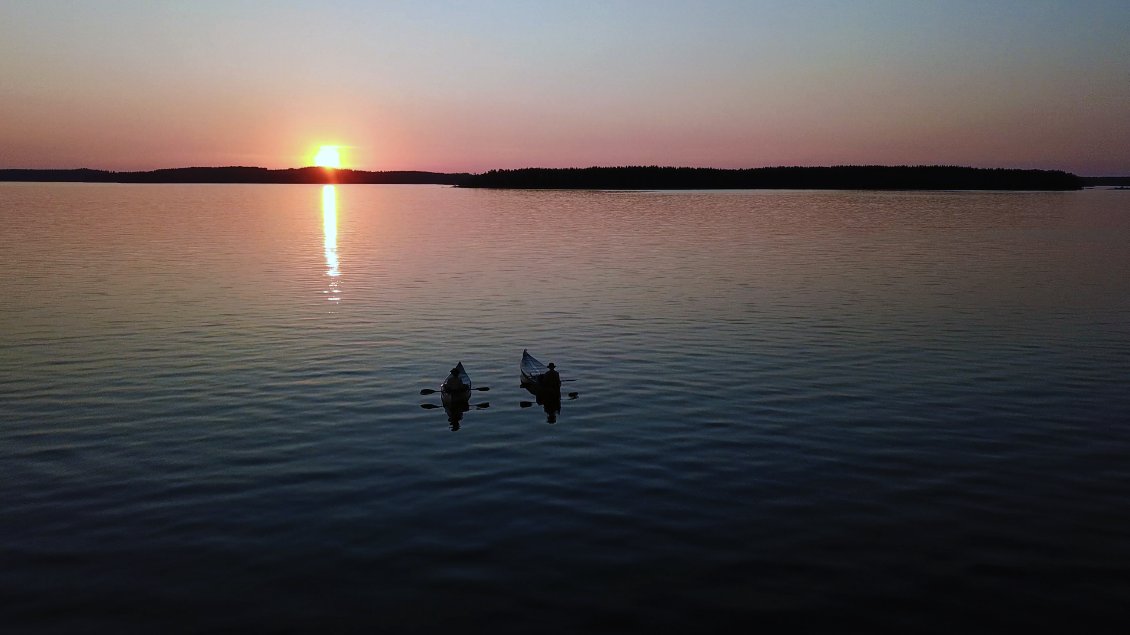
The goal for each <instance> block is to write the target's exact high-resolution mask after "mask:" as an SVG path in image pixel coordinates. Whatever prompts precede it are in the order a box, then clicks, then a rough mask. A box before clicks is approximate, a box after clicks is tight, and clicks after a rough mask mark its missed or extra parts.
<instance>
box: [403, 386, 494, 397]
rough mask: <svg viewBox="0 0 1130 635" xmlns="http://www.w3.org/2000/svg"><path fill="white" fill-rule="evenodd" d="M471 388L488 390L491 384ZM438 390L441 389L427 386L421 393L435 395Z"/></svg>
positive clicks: (481, 390)
mask: <svg viewBox="0 0 1130 635" xmlns="http://www.w3.org/2000/svg"><path fill="white" fill-rule="evenodd" d="M471 390H477V391H479V392H486V391H488V390H490V386H478V387H476V388H472V389H471ZM437 392H440V391H438V390H435V389H433V388H425V389H423V390H421V391H420V394H421V395H434V394H436V393H437Z"/></svg>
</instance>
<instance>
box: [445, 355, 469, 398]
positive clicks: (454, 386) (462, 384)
mask: <svg viewBox="0 0 1130 635" xmlns="http://www.w3.org/2000/svg"><path fill="white" fill-rule="evenodd" d="M455 372H456V375H458V377H459V382H458V383H457V382H455V381H452V377H451V375H448V376H447V377H446V378H445V379H444V380H443V383H442V384H440V385H439V391H440V393H441V396H443V397H446V396H448V395H453V396H464V397H470V394H469V393H470V392H471V377H470V376H468V375H467V371H466V370H465V369H464V368H463V362H459V363H458V364H456V365H455Z"/></svg>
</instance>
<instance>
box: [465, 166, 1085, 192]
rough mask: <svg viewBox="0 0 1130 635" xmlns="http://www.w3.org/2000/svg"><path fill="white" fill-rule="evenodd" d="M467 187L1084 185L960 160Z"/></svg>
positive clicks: (503, 174) (632, 172)
mask: <svg viewBox="0 0 1130 635" xmlns="http://www.w3.org/2000/svg"><path fill="white" fill-rule="evenodd" d="M464 186H465V187H484V188H520V189H624V190H698V189H703V190H706V189H798V190H813V189H821V190H829V189H830V190H1078V189H1081V188H1082V187H1083V181H1082V179H1080V178H1079V177H1077V176H1075V175H1074V174H1069V173H1067V172H1062V171H1059V170H1017V169H1004V168H993V169H986V168H966V167H956V166H936V165H932V166H875V165H858V166H856V165H851V166H835V167H776V168H751V169H744V170H722V169H716V168H676V167H659V166H630V167H591V168H524V169H517V170H491V171H490V172H486V173H484V174H477V175H473V176H471V177H470V178H468V179H467V181H466V183H465V184H464Z"/></svg>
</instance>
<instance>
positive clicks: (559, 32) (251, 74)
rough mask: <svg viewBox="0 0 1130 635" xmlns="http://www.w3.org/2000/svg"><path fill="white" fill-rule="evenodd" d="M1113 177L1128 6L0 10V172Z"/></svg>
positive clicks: (942, 3) (1124, 89)
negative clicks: (310, 169)
mask: <svg viewBox="0 0 1130 635" xmlns="http://www.w3.org/2000/svg"><path fill="white" fill-rule="evenodd" d="M322 144H337V145H340V146H344V148H343V150H342V160H343V163H344V164H345V165H346V167H356V168H361V169H371V170H393V169H417V170H436V171H472V172H477V171H483V170H487V169H490V168H508V167H525V166H535V165H536V166H545V167H561V166H589V165H626V164H648V165H650V164H661V165H688V166H713V167H761V166H772V165H833V164H958V165H971V166H987V167H997V166H999V167H1025V168H1028V167H1032V168H1056V169H1065V170H1069V171H1072V172H1075V173H1077V174H1082V175H1110V174H1130V2H1128V1H1127V0H1106V1H1103V0H1075V1H1070V2H1068V1H1044V0H1017V1H1013V0H988V1H986V0H976V1H964V0H934V1H923V2H913V1H909V0H889V1H865V0H854V1H847V0H845V1H842V2H831V1H825V2H803V1H802V2H796V1H780V2H777V1H756V0H748V1H715V2H651V1H647V2H645V1H643V0H639V1H634V2H629V1H624V2H617V1H609V2H532V1H524V2H523V1H514V2H488V1H482V2H424V1H416V2H384V3H382V2H363V1H357V2H345V1H339V2H329V1H327V2H250V1H247V2H244V1H235V0H223V1H219V2H213V1H205V0H195V1H193V2H156V1H150V0H146V1H137V2H132V1H111V0H101V1H98V2H93V1H92V2H55V1H51V0H29V1H26V2H25V1H15V0H0V168H4V167H6V168H14V167H36V168H68V167H95V168H105V169H115V170H121V169H153V168H163V167H179V166H190V165H207V166H221V165H257V166H264V167H270V168H281V167H297V166H301V165H308V164H310V163H312V162H313V161H312V157H313V155H314V152H315V151H316V150H317V147H318V146H319V145H322Z"/></svg>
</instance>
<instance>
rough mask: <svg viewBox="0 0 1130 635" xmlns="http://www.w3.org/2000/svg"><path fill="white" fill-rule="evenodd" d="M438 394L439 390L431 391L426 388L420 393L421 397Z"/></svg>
mask: <svg viewBox="0 0 1130 635" xmlns="http://www.w3.org/2000/svg"><path fill="white" fill-rule="evenodd" d="M437 392H439V391H438V390H433V389H431V388H425V389H423V390H421V391H420V394H421V395H434V394H435V393H437Z"/></svg>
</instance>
